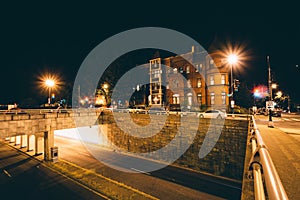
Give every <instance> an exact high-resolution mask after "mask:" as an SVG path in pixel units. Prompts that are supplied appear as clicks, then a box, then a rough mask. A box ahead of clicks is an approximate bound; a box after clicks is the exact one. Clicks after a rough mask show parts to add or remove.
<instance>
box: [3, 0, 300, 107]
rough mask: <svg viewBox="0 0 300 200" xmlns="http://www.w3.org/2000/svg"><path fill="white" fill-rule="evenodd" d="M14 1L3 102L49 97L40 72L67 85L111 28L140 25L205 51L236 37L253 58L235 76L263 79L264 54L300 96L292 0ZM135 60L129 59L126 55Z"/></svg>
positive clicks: (6, 18)
mask: <svg viewBox="0 0 300 200" xmlns="http://www.w3.org/2000/svg"><path fill="white" fill-rule="evenodd" d="M242 2H244V1H241V2H240V4H239V5H234V6H233V5H229V4H226V5H221V4H218V3H217V2H213V4H210V5H208V4H204V3H200V4H199V3H198V4H194V3H187V2H185V4H183V2H182V4H180V3H170V2H169V3H165V4H162V3H154V2H152V3H151V4H150V3H148V4H145V3H144V4H143V5H142V4H132V5H129V4H127V3H126V4H125V3H122V4H120V3H117V2H112V3H105V4H103V3H101V4H83V5H81V4H77V5H75V4H43V5H42V4H41V5H36V4H32V5H29V4H22V5H21V4H18V3H15V4H14V5H3V6H2V8H1V14H0V17H1V29H0V30H1V37H0V38H1V39H0V40H1V43H0V45H1V54H0V56H1V62H0V65H1V78H0V91H1V93H0V104H8V103H15V102H16V103H21V102H22V101H23V100H24V99H28V98H33V99H36V101H37V102H38V103H40V102H43V101H46V96H47V93H46V92H44V93H41V92H40V90H39V88H38V87H37V77H38V75H39V74H41V73H43V72H46V71H49V72H53V73H58V74H60V76H61V79H62V80H63V81H64V84H65V85H66V87H67V86H69V85H71V84H72V83H73V81H74V79H75V77H76V73H77V71H78V69H79V67H80V65H81V63H82V61H83V60H84V58H85V57H86V56H87V55H88V53H89V52H90V51H91V50H92V49H93V48H94V47H96V46H97V45H98V44H99V43H101V42H102V41H103V40H105V39H107V38H108V37H110V36H113V35H114V34H117V33H120V32H121V31H125V30H128V29H132V28H137V27H147V26H152V27H164V28H170V29H173V30H176V31H179V32H182V33H184V34H186V35H188V36H190V37H192V38H193V39H195V40H196V41H198V42H199V43H200V44H201V45H202V46H203V47H204V48H205V49H206V50H207V51H208V52H209V49H210V48H211V47H212V46H217V45H218V44H219V42H223V43H224V42H233V43H241V44H244V45H245V46H246V50H247V52H248V53H249V56H250V59H249V60H248V61H247V62H246V63H245V66H244V67H243V70H238V71H234V76H236V78H238V79H239V80H240V81H241V82H246V83H247V84H248V85H250V86H252V85H259V84H265V85H266V84H267V62H266V56H267V55H269V56H270V64H271V69H272V76H273V80H274V82H276V83H278V84H279V88H280V89H281V90H282V91H283V93H285V94H289V95H290V96H291V98H292V100H293V101H294V102H298V103H300V92H299V91H300V84H299V78H300V76H299V75H300V67H296V66H297V65H299V66H300V56H299V55H300V48H299V47H300V20H299V19H300V17H299V10H297V6H296V5H292V4H289V5H283V4H276V5H274V3H272V4H271V3H270V4H267V3H266V4H264V5H262V4H258V3H257V4H255V3H254V2H252V4H247V3H245V2H244V3H242ZM131 62H134V61H131Z"/></svg>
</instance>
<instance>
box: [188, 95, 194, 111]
mask: <svg viewBox="0 0 300 200" xmlns="http://www.w3.org/2000/svg"><path fill="white" fill-rule="evenodd" d="M187 96H188V106H189V107H188V109H191V105H192V103H193V94H192V93H188V94H187Z"/></svg>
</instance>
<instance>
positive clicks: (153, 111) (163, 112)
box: [147, 107, 168, 115]
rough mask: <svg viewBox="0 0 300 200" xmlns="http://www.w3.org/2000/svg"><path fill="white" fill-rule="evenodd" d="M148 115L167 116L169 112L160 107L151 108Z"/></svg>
mask: <svg viewBox="0 0 300 200" xmlns="http://www.w3.org/2000/svg"><path fill="white" fill-rule="evenodd" d="M147 113H148V114H156V115H167V114H168V113H167V111H166V110H165V109H164V108H162V107H158V108H155V107H154V108H150V109H149V110H148V111H147Z"/></svg>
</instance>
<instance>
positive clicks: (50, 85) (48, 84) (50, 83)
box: [45, 79, 55, 105]
mask: <svg viewBox="0 0 300 200" xmlns="http://www.w3.org/2000/svg"><path fill="white" fill-rule="evenodd" d="M45 85H46V87H48V91H49V96H48V104H49V105H50V103H51V96H50V95H51V88H53V87H54V86H55V81H54V80H53V79H46V80H45Z"/></svg>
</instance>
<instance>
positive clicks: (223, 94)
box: [222, 92, 226, 105]
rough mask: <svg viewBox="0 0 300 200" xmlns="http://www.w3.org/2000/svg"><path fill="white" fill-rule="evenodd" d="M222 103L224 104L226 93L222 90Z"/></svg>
mask: <svg viewBox="0 0 300 200" xmlns="http://www.w3.org/2000/svg"><path fill="white" fill-rule="evenodd" d="M222 104H223V105H226V93H225V92H222Z"/></svg>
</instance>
